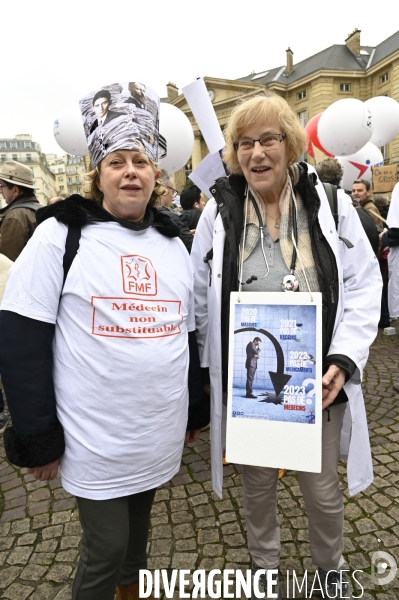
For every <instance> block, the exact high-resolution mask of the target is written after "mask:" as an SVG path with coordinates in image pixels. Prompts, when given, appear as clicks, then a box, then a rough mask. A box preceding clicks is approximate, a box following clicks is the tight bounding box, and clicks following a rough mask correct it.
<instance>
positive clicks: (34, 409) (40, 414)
mask: <svg viewBox="0 0 399 600" xmlns="http://www.w3.org/2000/svg"><path fill="white" fill-rule="evenodd" d="M54 330H55V326H54V325H53V324H51V323H45V322H43V321H37V320H35V319H29V318H28V317H23V316H22V315H19V314H17V313H14V312H11V311H6V310H3V311H1V312H0V332H1V334H0V373H1V378H2V382H3V386H4V391H5V394H6V398H7V404H8V408H9V410H10V414H11V418H12V427H9V428H8V429H6V431H5V433H4V445H5V449H6V454H7V458H8V460H9V461H10V462H12V463H13V464H15V465H17V466H19V467H40V466H43V465H46V464H48V463H50V462H53V461H54V460H56V459H57V458H59V457H60V456H61V455H62V454H63V453H64V449H65V443H64V434H63V429H62V427H61V425H60V423H59V421H58V419H57V413H56V402H55V393H54V384H53V351H52V345H53V337H54Z"/></svg>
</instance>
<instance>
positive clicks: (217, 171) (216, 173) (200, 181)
mask: <svg viewBox="0 0 399 600" xmlns="http://www.w3.org/2000/svg"><path fill="white" fill-rule="evenodd" d="M225 176H226V171H225V170H224V166H223V162H222V159H221V158H220V154H219V152H216V154H207V155H206V156H205V158H204V159H203V160H201V162H200V164H199V165H197V166H196V167H195V169H194V171H192V172H191V173H190V175H189V177H190V179H191V181H192V182H193V183H195V185H197V186H198V187H199V189H200V190H201V192H203V193H204V194H205V195H206V196H208V197H209V196H212V193H211V192H210V188H211V186H213V184H214V183H215V181H216V179H218V177H225Z"/></svg>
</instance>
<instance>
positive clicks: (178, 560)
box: [172, 552, 198, 570]
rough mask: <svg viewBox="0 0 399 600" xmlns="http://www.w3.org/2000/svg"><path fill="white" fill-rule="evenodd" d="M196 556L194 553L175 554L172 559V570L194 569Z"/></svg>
mask: <svg viewBox="0 0 399 600" xmlns="http://www.w3.org/2000/svg"><path fill="white" fill-rule="evenodd" d="M197 559H198V554H196V553H194V552H183V553H182V552H176V553H175V554H174V555H173V558H172V569H190V570H193V569H195V565H196V562H197Z"/></svg>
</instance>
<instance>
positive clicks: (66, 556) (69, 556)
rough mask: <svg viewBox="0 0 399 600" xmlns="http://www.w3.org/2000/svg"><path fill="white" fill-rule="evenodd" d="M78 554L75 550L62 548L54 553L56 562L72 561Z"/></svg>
mask: <svg viewBox="0 0 399 600" xmlns="http://www.w3.org/2000/svg"><path fill="white" fill-rule="evenodd" d="M78 556H79V552H78V551H77V550H63V551H60V552H58V553H57V554H56V555H55V560H56V562H74V561H76V559H77V557H78Z"/></svg>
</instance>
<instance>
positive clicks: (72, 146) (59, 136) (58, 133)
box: [53, 104, 89, 156]
mask: <svg viewBox="0 0 399 600" xmlns="http://www.w3.org/2000/svg"><path fill="white" fill-rule="evenodd" d="M53 133H54V138H55V141H56V142H57V144H58V145H59V146H60V148H62V149H63V150H64V152H66V153H67V154H73V155H74V156H84V155H85V154H88V153H89V150H88V148H87V141H86V136H85V132H84V128H83V121H82V113H81V112H80V108H79V104H76V106H68V107H67V108H64V109H63V110H60V111H59V112H58V119H56V120H55V121H54V124H53Z"/></svg>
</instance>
